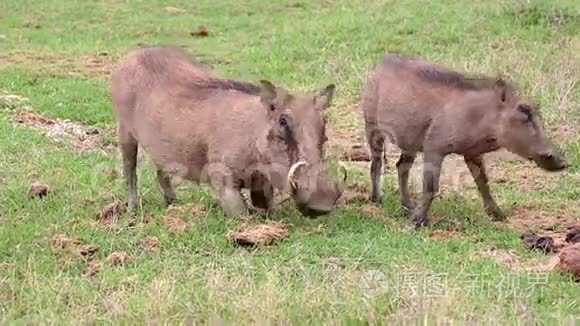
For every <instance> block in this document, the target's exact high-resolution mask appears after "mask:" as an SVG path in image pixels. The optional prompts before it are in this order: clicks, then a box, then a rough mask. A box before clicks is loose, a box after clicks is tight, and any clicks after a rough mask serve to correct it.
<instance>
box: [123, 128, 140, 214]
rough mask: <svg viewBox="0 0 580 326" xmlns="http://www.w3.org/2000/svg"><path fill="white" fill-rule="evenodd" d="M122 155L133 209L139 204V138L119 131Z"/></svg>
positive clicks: (129, 206) (130, 205)
mask: <svg viewBox="0 0 580 326" xmlns="http://www.w3.org/2000/svg"><path fill="white" fill-rule="evenodd" d="M119 142H120V148H121V156H122V157H123V175H124V177H125V182H126V184H127V192H128V198H127V206H128V208H129V210H130V211H131V210H133V209H134V208H135V206H136V205H137V151H138V143H137V140H136V139H135V138H134V137H133V136H131V135H129V134H128V133H124V132H122V130H120V132H119Z"/></svg>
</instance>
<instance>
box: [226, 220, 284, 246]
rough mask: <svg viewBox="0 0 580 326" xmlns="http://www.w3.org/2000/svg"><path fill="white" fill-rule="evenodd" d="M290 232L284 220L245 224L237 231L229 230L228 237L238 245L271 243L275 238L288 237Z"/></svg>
mask: <svg viewBox="0 0 580 326" xmlns="http://www.w3.org/2000/svg"><path fill="white" fill-rule="evenodd" d="M288 234H289V231H288V225H286V224H284V223H282V222H268V223H266V224H258V225H248V224H243V225H242V226H241V227H239V228H238V229H237V230H236V231H230V232H228V235H227V237H228V239H229V240H230V241H232V242H234V243H236V244H238V245H250V246H252V245H258V244H259V245H270V244H272V243H273V242H274V241H275V240H280V239H283V238H286V237H287V236H288Z"/></svg>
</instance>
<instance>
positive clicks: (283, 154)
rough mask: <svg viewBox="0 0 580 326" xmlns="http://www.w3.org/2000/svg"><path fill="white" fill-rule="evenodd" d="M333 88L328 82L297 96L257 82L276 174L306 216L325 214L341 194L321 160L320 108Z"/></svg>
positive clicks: (323, 139)
mask: <svg viewBox="0 0 580 326" xmlns="http://www.w3.org/2000/svg"><path fill="white" fill-rule="evenodd" d="M334 88H335V86H334V85H332V84H331V85H328V86H326V87H325V88H324V89H322V90H320V91H317V92H316V93H314V94H311V95H305V94H300V95H297V94H290V93H288V92H287V91H286V90H285V89H283V88H280V87H275V86H274V85H272V84H271V83H270V82H268V81H261V93H260V100H261V102H262V104H263V105H264V106H265V107H266V108H267V110H268V113H269V117H270V119H269V121H270V126H269V129H268V135H267V143H268V148H269V152H270V153H271V155H272V157H273V159H274V160H275V161H276V162H277V163H278V166H281V167H283V168H281V170H283V171H284V173H280V172H282V171H278V173H279V175H280V176H282V175H283V176H284V181H283V182H288V183H287V186H289V187H290V191H291V193H292V195H293V197H294V199H295V202H296V204H297V207H298V209H299V210H300V212H301V213H302V214H303V215H306V216H317V215H322V214H326V213H329V212H330V211H331V210H332V209H333V208H334V206H335V204H336V201H337V200H338V198H339V197H340V196H341V194H342V185H341V183H339V182H335V181H333V180H331V178H330V176H329V175H328V174H327V173H326V172H325V168H324V159H323V158H324V145H325V143H326V141H327V138H326V132H325V126H326V119H325V114H324V111H325V110H326V109H327V108H328V106H329V105H330V102H331V100H332V96H333V94H334ZM286 176H287V178H286ZM286 179H287V180H286ZM345 180H346V174H345Z"/></svg>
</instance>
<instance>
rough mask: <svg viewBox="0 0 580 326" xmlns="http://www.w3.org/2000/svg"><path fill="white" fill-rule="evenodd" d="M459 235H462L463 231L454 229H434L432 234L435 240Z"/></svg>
mask: <svg viewBox="0 0 580 326" xmlns="http://www.w3.org/2000/svg"><path fill="white" fill-rule="evenodd" d="M459 236H461V232H459V231H454V230H433V232H431V235H430V237H431V239H433V240H447V239H452V238H457V237H459Z"/></svg>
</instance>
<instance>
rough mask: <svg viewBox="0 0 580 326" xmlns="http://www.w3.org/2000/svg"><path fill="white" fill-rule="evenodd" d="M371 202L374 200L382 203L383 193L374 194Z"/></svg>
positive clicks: (376, 202)
mask: <svg viewBox="0 0 580 326" xmlns="http://www.w3.org/2000/svg"><path fill="white" fill-rule="evenodd" d="M371 202H373V203H375V204H380V203H381V195H378V194H372V195H371Z"/></svg>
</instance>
